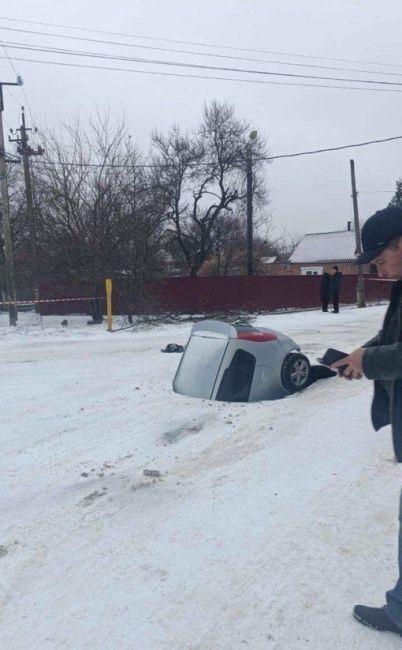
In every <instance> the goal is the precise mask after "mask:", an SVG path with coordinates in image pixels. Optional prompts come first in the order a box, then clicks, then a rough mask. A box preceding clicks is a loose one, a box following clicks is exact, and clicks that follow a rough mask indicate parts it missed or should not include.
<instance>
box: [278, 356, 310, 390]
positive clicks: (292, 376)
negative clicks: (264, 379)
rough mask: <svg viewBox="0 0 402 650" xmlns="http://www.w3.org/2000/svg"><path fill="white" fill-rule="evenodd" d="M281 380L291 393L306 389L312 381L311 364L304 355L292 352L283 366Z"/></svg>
mask: <svg viewBox="0 0 402 650" xmlns="http://www.w3.org/2000/svg"><path fill="white" fill-rule="evenodd" d="M281 379H282V383H283V385H284V387H285V388H286V390H288V391H289V392H290V393H295V392H297V391H299V390H303V388H306V386H308V383H309V379H310V362H309V360H308V359H307V357H305V356H304V354H299V353H298V352H292V353H291V354H288V356H287V357H286V358H285V361H284V362H283V364H282V371H281Z"/></svg>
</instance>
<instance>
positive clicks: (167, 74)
mask: <svg viewBox="0 0 402 650" xmlns="http://www.w3.org/2000/svg"><path fill="white" fill-rule="evenodd" d="M3 58H5V57H3V56H0V59H3ZM14 61H25V62H26V63H40V64H45V65H56V66H62V67H69V68H82V69H88V70H108V71H110V72H131V73H135V74H145V75H156V76H163V77H177V78H187V79H208V80H217V81H235V82H240V83H252V84H261V85H274V86H299V87H301V86H304V87H307V88H334V89H336V90H357V91H363V92H388V93H401V92H402V90H398V89H396V88H375V87H367V86H366V87H360V86H339V85H334V84H309V83H302V82H289V81H288V82H287V81H266V80H262V79H245V78H241V77H219V76H216V75H192V74H188V73H186V74H181V73H177V72H161V71H156V70H139V69H136V68H119V67H116V66H113V67H111V66H99V65H89V64H87V63H86V64H81V63H71V62H62V61H49V60H43V59H32V58H29V59H26V58H23V57H14ZM348 81H351V80H348ZM366 83H367V81H366ZM381 83H384V82H381ZM390 83H391V82H390ZM391 85H398V84H394V83H391Z"/></svg>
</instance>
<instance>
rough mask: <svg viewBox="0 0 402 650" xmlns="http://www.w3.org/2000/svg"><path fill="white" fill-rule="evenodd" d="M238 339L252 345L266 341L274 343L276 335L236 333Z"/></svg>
mask: <svg viewBox="0 0 402 650" xmlns="http://www.w3.org/2000/svg"><path fill="white" fill-rule="evenodd" d="M237 338H238V339H243V341H254V343H265V342H266V341H276V340H277V338H278V337H277V336H276V334H271V333H270V332H259V331H254V332H238V334H237Z"/></svg>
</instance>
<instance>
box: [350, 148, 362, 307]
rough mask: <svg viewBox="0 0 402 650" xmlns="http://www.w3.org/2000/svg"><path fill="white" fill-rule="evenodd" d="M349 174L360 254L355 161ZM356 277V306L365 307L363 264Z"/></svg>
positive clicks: (359, 251) (357, 244) (357, 249)
mask: <svg viewBox="0 0 402 650" xmlns="http://www.w3.org/2000/svg"><path fill="white" fill-rule="evenodd" d="M350 174H351V179H352V200H353V216H354V222H355V237H356V251H357V254H358V255H360V254H361V252H362V243H361V238H360V224H359V206H358V204H357V191H356V177H355V161H354V160H351V161H350ZM357 273H358V278H357V287H356V298H357V306H358V307H365V306H366V299H365V291H364V277H363V266H362V265H361V264H359V265H358V271H357Z"/></svg>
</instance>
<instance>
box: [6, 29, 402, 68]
mask: <svg viewBox="0 0 402 650" xmlns="http://www.w3.org/2000/svg"><path fill="white" fill-rule="evenodd" d="M0 29H1V30H3V31H12V32H19V33H23V34H33V35H36V36H50V37H51V38H64V39H68V40H74V41H85V42H88V43H97V44H102V45H117V46H118V47H129V48H139V49H146V50H156V51H159V52H174V53H177V54H190V55H192V56H204V57H212V58H219V59H231V60H236V61H252V62H254V63H273V64H276V65H287V66H293V67H299V68H315V69H320V70H338V71H342V72H359V73H363V74H372V73H373V70H361V69H360V68H344V67H341V68H340V67H337V66H326V65H315V64H314V63H295V62H294V61H279V60H277V59H274V60H272V59H258V58H254V57H244V56H234V55H229V54H216V53H211V52H196V51H194V50H183V49H180V50H177V49H172V48H166V47H157V46H154V45H138V44H135V43H122V42H121V41H110V40H105V39H98V38H88V37H85V36H70V35H68V34H54V33H51V32H42V31H37V30H30V29H18V28H13V27H2V26H0ZM13 45H15V43H13ZM401 67H402V66H401ZM376 74H380V75H383V76H387V75H389V76H398V77H400V76H402V73H399V72H391V71H388V72H376Z"/></svg>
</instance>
